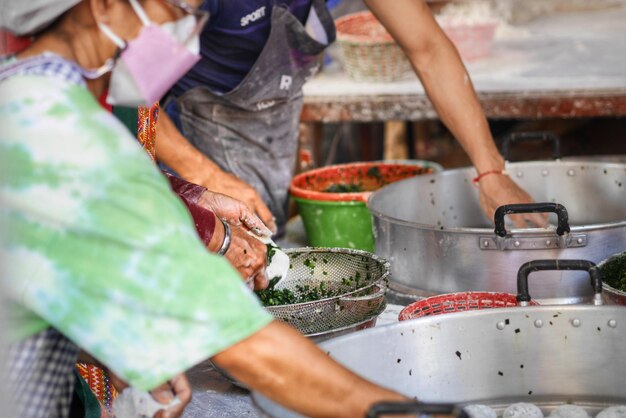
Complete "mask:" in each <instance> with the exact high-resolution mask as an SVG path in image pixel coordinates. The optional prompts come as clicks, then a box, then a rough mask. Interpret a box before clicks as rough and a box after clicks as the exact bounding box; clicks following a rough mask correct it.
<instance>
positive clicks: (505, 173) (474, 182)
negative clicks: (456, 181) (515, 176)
mask: <svg viewBox="0 0 626 418" xmlns="http://www.w3.org/2000/svg"><path fill="white" fill-rule="evenodd" d="M490 174H499V175H501V176H508V175H509V173H507V171H506V170H490V171H485V172H484V173H480V174H479V175H477V176H476V177H474V178H473V179H472V183H473V184H474V186H478V183H480V180H482V178H483V177H485V176H488V175H490Z"/></svg>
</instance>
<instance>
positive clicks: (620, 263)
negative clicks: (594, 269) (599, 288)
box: [602, 254, 626, 292]
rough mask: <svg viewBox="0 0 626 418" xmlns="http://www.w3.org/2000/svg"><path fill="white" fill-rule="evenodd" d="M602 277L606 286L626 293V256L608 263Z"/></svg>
mask: <svg viewBox="0 0 626 418" xmlns="http://www.w3.org/2000/svg"><path fill="white" fill-rule="evenodd" d="M602 276H603V277H604V282H605V283H606V284H608V285H609V286H611V287H613V288H615V289H617V290H621V291H622V292H626V254H624V255H622V256H619V257H616V258H615V259H613V260H611V261H610V262H608V263H607V264H606V265H605V266H604V267H603V268H602Z"/></svg>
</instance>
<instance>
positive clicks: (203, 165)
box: [155, 111, 276, 232]
mask: <svg viewBox="0 0 626 418" xmlns="http://www.w3.org/2000/svg"><path fill="white" fill-rule="evenodd" d="M155 146H156V156H157V158H158V160H159V161H161V162H163V163H165V164H166V165H167V166H168V167H171V168H172V169H173V170H174V171H176V172H177V173H178V174H179V175H180V176H181V177H183V178H184V179H185V180H187V181H189V182H191V183H195V184H199V185H201V186H204V187H206V188H207V189H209V190H211V191H212V192H217V193H222V194H225V195H227V196H230V197H233V198H235V199H238V200H241V201H242V202H243V203H245V204H246V206H248V208H249V209H250V210H251V211H252V212H253V213H255V214H257V215H258V216H259V218H261V220H262V221H263V222H264V223H265V225H267V226H268V228H270V229H271V230H272V231H273V232H276V224H275V222H274V217H273V216H272V213H271V212H270V210H269V209H268V208H267V206H266V205H265V203H263V200H262V199H261V196H260V195H259V194H258V193H257V191H256V190H255V189H254V188H253V187H252V186H250V185H249V184H247V183H246V182H244V181H243V180H241V179H239V178H238V177H236V176H235V175H233V174H230V173H227V172H225V171H223V170H221V169H220V168H219V167H218V166H217V165H216V164H215V163H214V162H213V161H211V160H210V159H208V158H207V157H206V156H205V155H204V154H202V153H201V152H200V151H198V150H197V149H196V148H195V147H194V146H193V145H192V144H191V143H189V141H188V140H187V139H186V138H185V137H184V136H183V135H182V134H181V133H180V132H179V131H178V129H177V128H176V125H174V122H172V120H171V119H170V117H169V116H168V115H167V113H166V112H164V111H162V112H160V113H159V119H158V122H157V138H156V144H155Z"/></svg>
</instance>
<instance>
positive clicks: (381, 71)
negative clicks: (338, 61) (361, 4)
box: [335, 12, 412, 81]
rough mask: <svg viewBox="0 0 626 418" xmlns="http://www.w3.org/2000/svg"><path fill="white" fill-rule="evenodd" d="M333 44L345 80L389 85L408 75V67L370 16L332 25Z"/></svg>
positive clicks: (355, 16)
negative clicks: (335, 41)
mask: <svg viewBox="0 0 626 418" xmlns="http://www.w3.org/2000/svg"><path fill="white" fill-rule="evenodd" d="M335 26H336V28H337V44H338V45H339V51H340V53H341V57H342V61H343V66H344V68H345V70H346V72H347V73H348V76H349V77H350V78H352V79H354V80H357V81H393V80H398V79H400V78H403V77H405V76H406V75H408V74H410V73H411V72H412V69H411V64H410V63H409V60H408V59H407V57H406V55H405V54H404V52H403V51H402V49H401V48H400V47H399V46H398V44H396V42H395V41H394V40H393V38H392V37H391V35H389V33H388V32H387V30H386V29H385V27H384V26H383V25H382V24H381V23H380V22H379V21H378V19H376V17H375V16H374V15H373V14H372V13H371V12H359V13H353V14H349V15H346V16H343V17H341V18H339V19H337V20H336V21H335Z"/></svg>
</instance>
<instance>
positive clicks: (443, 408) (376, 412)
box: [367, 402, 470, 418]
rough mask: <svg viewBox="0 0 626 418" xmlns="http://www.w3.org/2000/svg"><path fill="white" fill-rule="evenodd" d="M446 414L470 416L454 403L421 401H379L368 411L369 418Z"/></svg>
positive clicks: (463, 417)
mask: <svg viewBox="0 0 626 418" xmlns="http://www.w3.org/2000/svg"><path fill="white" fill-rule="evenodd" d="M404 414H428V415H432V414H445V415H451V416H454V417H457V418H470V416H469V415H468V414H467V412H465V411H464V410H462V409H460V408H459V407H457V406H456V405H453V404H427V403H420V402H378V403H375V404H374V405H372V407H371V408H370V410H369V411H368V412H367V418H376V417H378V416H380V415H404Z"/></svg>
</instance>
